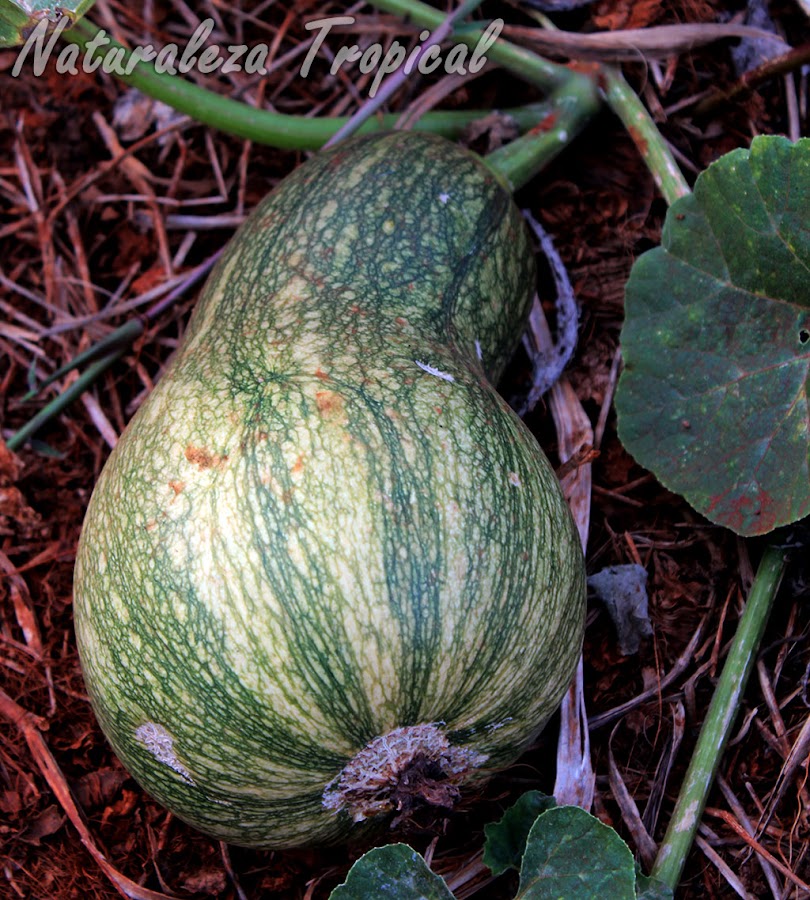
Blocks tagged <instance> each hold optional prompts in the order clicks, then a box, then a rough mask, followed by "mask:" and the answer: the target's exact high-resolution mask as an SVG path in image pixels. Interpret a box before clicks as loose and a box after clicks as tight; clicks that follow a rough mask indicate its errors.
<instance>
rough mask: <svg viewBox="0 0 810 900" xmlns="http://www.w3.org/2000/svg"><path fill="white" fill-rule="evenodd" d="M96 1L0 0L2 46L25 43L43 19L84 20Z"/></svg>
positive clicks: (0, 38) (55, 20) (0, 42)
mask: <svg viewBox="0 0 810 900" xmlns="http://www.w3.org/2000/svg"><path fill="white" fill-rule="evenodd" d="M95 2H96V0H60V2H58V3H53V2H47V0H0V48H2V47H16V46H18V45H19V44H24V43H25V42H26V40H27V39H28V36H29V35H30V33H31V32H32V31H33V29H35V28H36V26H37V25H39V24H40V23H41V22H42V21H43V20H45V21H46V22H48V23H56V22H58V21H59V20H60V19H61V18H62V16H68V17H69V19H70V20H71V22H75V21H77V20H78V19H80V18H81V17H82V16H83V15H85V13H86V12H87V11H88V10H89V9H90V7H91V6H93V4H94V3H95Z"/></svg>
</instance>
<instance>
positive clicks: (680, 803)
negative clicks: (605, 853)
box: [652, 544, 785, 891]
mask: <svg viewBox="0 0 810 900" xmlns="http://www.w3.org/2000/svg"><path fill="white" fill-rule="evenodd" d="M784 571H785V555H784V551H783V550H782V549H781V548H779V547H777V546H775V545H774V544H771V545H770V546H769V547H768V548H767V549H766V550H765V552H764V554H763V556H762V560H761V561H760V564H759V568H758V569H757V574H756V577H755V579H754V583H753V585H752V587H751V594H750V596H749V597H748V602H747V603H746V604H745V610H744V612H743V614H742V617H741V618H740V621H739V624H738V625H737V633H736V634H735V636H734V640H733V641H732V644H731V649H730V650H729V653H728V658H727V659H726V664H725V665H724V666H723V672H722V674H721V676H720V680H719V681H718V683H717V687H716V688H715V691H714V695H713V696H712V702H711V705H710V706H709V711H708V713H707V715H706V719H705V721H704V722H703V726H702V728H701V730H700V736H699V737H698V742H697V746H696V747H695V751H694V753H693V754H692V759H691V761H690V763H689V768H688V770H687V773H686V778H685V780H684V783H683V786H682V787H681V792H680V795H679V796H678V800H677V802H676V804H675V810H674V812H673V814H672V818H671V820H670V823H669V827H668V828H667V833H666V835H665V836H664V840H663V841H662V843H661V846H660V848H659V850H658V856H657V858H656V860H655V866H654V867H653V870H652V875H653V877H654V878H658V879H659V880H660V881H662V882H663V883H664V884H666V885H668V886H669V887H670V888H671V889H672V890H673V891H674V890H675V888H676V887H677V885H678V881H679V880H680V877H681V872H682V871H683V866H684V863H685V862H686V857H687V854H688V853H689V851H690V849H691V847H692V843H693V842H694V840H695V835H696V834H697V829H698V825H699V824H700V819H701V816H702V814H703V810H704V808H705V806H706V798H707V796H708V793H709V790H710V788H711V786H712V783H713V781H714V776H715V774H716V772H717V767H718V765H719V763H720V760H721V758H722V756H723V752H724V750H725V747H726V744H727V743H728V739H729V736H730V734H731V729H732V726H733V725H734V720H735V718H736V716H737V711H738V710H739V707H740V702H741V700H742V696H743V693H744V691H745V687H746V684H747V683H748V677H749V675H750V674H751V670H752V669H753V667H754V663H755V661H756V655H757V650H758V648H759V644H760V641H761V640H762V635H763V632H764V630H765V625H766V624H767V621H768V615H769V613H770V610H771V605H772V603H773V599H774V597H775V596H776V592H777V590H778V588H779V584H780V582H781V580H782V575H783V574H784Z"/></svg>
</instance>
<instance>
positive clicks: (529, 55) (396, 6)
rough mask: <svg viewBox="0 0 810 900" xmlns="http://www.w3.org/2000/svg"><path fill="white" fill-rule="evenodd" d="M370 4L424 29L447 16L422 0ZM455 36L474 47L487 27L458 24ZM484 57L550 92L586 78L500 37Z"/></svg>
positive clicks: (386, 0) (385, 0) (382, 0)
mask: <svg viewBox="0 0 810 900" xmlns="http://www.w3.org/2000/svg"><path fill="white" fill-rule="evenodd" d="M369 6H373V7H374V8H375V9H381V10H383V11H384V12H389V13H393V14H394V15H397V16H402V17H403V18H405V19H410V21H411V22H415V23H416V24H417V25H421V26H422V27H423V28H430V29H434V28H438V26H439V25H441V23H442V21H443V20H444V19H445V18H446V16H445V13H443V12H442V11H441V10H438V9H436V8H435V7H433V6H429V5H428V4H427V3H422V2H421V0H369ZM453 37H454V38H455V39H457V40H458V41H460V42H461V43H462V44H464V45H465V46H466V47H469V48H470V49H471V50H473V49H475V48H476V47H477V46H478V45H479V43H480V41H481V40H482V38H483V37H484V29H481V28H477V27H467V26H463V27H459V28H456V29H454V31H453ZM485 56H486V58H487V60H488V61H492V62H494V63H496V64H497V65H499V66H503V68H504V69H508V70H509V71H510V72H512V74H513V75H517V76H518V78H522V79H523V80H524V81H528V82H529V83H530V84H533V85H535V86H536V87H539V88H540V89H541V90H542V91H544V92H545V93H547V94H550V93H551V92H552V91H555V90H557V88H560V87H562V86H563V85H565V84H567V83H568V81H569V79H570V78H571V77H572V76H574V77H579V78H584V77H586V76H583V75H580V74H579V73H576V72H573V71H572V70H571V69H569V68H568V67H567V66H563V65H560V64H559V63H553V62H550V61H549V60H547V59H544V58H543V57H542V56H538V54H536V53H534V52H533V51H531V50H527V49H525V48H524V47H519V46H518V45H517V44H512V43H510V42H509V41H505V40H503V39H501V38H497V39H496V40H495V42H494V43H493V44H492V45H491V46H490V47H489V49H488V50H487V51H486V54H485Z"/></svg>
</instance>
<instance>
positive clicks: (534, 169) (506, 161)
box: [484, 78, 599, 191]
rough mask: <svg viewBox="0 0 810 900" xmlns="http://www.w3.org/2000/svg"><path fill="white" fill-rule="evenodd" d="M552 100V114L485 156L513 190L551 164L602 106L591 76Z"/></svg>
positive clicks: (577, 81)
mask: <svg viewBox="0 0 810 900" xmlns="http://www.w3.org/2000/svg"><path fill="white" fill-rule="evenodd" d="M550 100H551V109H550V111H549V113H548V115H547V116H546V117H545V118H543V119H542V120H541V121H540V122H539V123H538V124H537V125H536V126H535V127H534V128H532V129H531V130H530V131H528V132H527V133H526V134H524V135H523V136H522V137H519V138H517V139H516V140H514V141H510V142H509V143H508V144H506V145H504V146H503V147H500V148H499V149H498V150H495V151H493V152H492V153H490V154H489V155H488V156H486V157H484V162H485V163H486V164H487V165H488V166H489V167H490V168H491V169H492V170H493V171H494V172H495V173H496V174H497V175H499V176H501V178H503V179H504V180H505V182H506V186H507V187H508V189H509V190H510V191H516V190H518V189H519V188H521V187H523V186H524V185H525V184H526V183H527V182H528V181H530V180H531V179H532V178H533V177H534V176H535V175H536V174H537V173H538V172H539V171H540V170H541V169H542V168H544V167H545V166H547V165H548V164H549V162H551V160H552V159H554V158H555V157H556V156H557V155H558V154H559V153H560V152H561V151H562V150H564V149H565V148H566V147H567V146H568V144H570V143H571V141H572V140H573V139H574V137H576V135H577V134H579V133H580V132H581V131H582V129H583V128H584V127H585V126H586V125H587V124H588V122H589V121H590V120H591V119H592V118H593V116H594V114H595V113H596V112H597V110H598V109H599V96H598V93H597V88H596V84H595V82H593V81H592V80H591V79H590V78H582V79H579V78H577V79H573V80H571V81H569V82H568V83H567V84H566V85H565V86H563V87H561V88H559V89H558V90H557V91H555V93H554V94H552V96H551V98H550Z"/></svg>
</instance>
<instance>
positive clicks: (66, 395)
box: [6, 347, 125, 450]
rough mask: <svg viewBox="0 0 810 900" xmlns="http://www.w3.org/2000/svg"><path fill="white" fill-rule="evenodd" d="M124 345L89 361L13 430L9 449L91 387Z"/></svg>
mask: <svg viewBox="0 0 810 900" xmlns="http://www.w3.org/2000/svg"><path fill="white" fill-rule="evenodd" d="M124 350H125V348H124V347H121V348H120V349H118V350H114V351H113V352H111V353H108V354H107V355H106V356H102V357H101V358H100V359H97V360H96V361H95V362H93V363H91V364H90V365H89V366H88V367H87V368H86V369H85V370H84V372H82V374H81V375H80V376H79V377H78V378H77V379H76V380H75V381H74V382H73V384H71V385H70V387H68V388H67V389H66V390H64V391H62V393H61V394H59V396H57V397H54V398H53V400H51V401H50V403H48V404H47V405H45V406H43V407H42V409H41V410H40V411H39V412H38V413H37V414H36V415H35V416H34V417H33V418H31V419H30V420H29V421H28V422H26V423H25V425H23V426H22V428H20V430H19V431H17V432H15V433H14V434H13V435H12V436H11V437H10V438H9V439H8V440H7V441H6V446H7V447H8V449H9V450H19V448H20V447H22V445H23V444H24V443H25V442H26V441H27V440H28V438H30V437H32V436H33V435H34V434H35V433H36V432H37V431H38V430H39V429H40V428H41V427H42V426H43V425H44V424H45V423H46V422H49V421H50V420H51V419H52V418H53V417H54V416H57V415H59V413H60V412H62V410H63V409H65V407H67V406H68V405H69V404H71V403H72V402H73V401H74V400H77V399H78V398H79V397H80V396H81V395H82V394H83V393H84V392H85V391H86V390H87V389H88V388H89V387H91V386H92V385H93V384H94V383H95V381H96V379H97V378H99V376H100V375H101V374H102V373H103V372H105V371H106V370H107V369H108V368H109V367H110V366H111V365H112V364H113V363H114V362H115V361H116V360H117V359H118V358H119V357H120V356H123V354H124Z"/></svg>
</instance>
